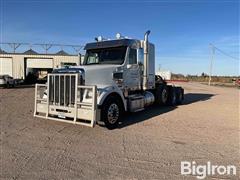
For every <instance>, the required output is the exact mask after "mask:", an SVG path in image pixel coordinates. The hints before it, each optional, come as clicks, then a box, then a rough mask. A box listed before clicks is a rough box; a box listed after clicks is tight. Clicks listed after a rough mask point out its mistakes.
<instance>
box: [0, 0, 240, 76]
mask: <svg viewBox="0 0 240 180" xmlns="http://www.w3.org/2000/svg"><path fill="white" fill-rule="evenodd" d="M0 1H1V4H0V7H1V9H0V11H1V13H0V20H1V24H0V25H1V37H0V38H1V39H0V41H2V42H27V43H60V44H85V43H86V42H89V41H93V39H94V37H96V36H98V35H103V36H105V37H108V38H114V37H115V34H116V33H117V32H120V33H121V34H123V35H126V36H129V37H131V38H138V39H142V38H143V34H144V32H145V31H146V30H148V29H150V30H151V35H150V41H152V42H153V43H154V44H155V48H156V64H157V67H159V66H160V67H161V69H167V70H171V71H172V72H174V73H183V74H201V73H202V72H206V73H207V72H208V71H209V43H213V44H214V45H215V46H217V47H218V48H220V49H221V50H223V51H224V52H226V53H228V54H230V55H231V56H234V57H236V58H238V59H239V1H238V0H233V1H226V0H225V1H221V0H218V1H215V0H212V1H211V0H209V1H207V0H196V1H193V0H192V1H177V0H174V1H171V0H170V1H160V0H159V1H157V0H150V1H146V0H145V1H140V0H139V1H136V0H135V1H126V0H122V1H120V0H117V1H110V0H108V1H96V0H93V1H91V0H90V1H80V0H79V1H77V0H69V1H67V0H66V1H64V0H58V1H57V0H56V1H53V0H49V1H40V0H31V1H30V0H29V1H28V0H21V1H17V0H0ZM2 48H3V47H2ZM4 48H6V47H4ZM19 50H21V49H19ZM52 50H55V49H52ZM38 51H40V49H38ZM239 68H240V64H239V61H238V60H234V59H231V58H229V57H226V56H224V55H222V54H221V53H219V52H216V55H215V59H214V66H213V74H215V75H239Z"/></svg>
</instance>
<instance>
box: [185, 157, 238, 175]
mask: <svg viewBox="0 0 240 180" xmlns="http://www.w3.org/2000/svg"><path fill="white" fill-rule="evenodd" d="M236 171H237V170H236V166H234V165H227V166H224V165H212V164H211V162H210V161H208V162H207V164H205V165H198V164H197V163H196V162H195V161H192V162H189V161H182V162H181V175H193V176H196V178H197V179H204V178H206V177H207V176H212V175H229V176H231V175H232V176H233V175H234V176H236Z"/></svg>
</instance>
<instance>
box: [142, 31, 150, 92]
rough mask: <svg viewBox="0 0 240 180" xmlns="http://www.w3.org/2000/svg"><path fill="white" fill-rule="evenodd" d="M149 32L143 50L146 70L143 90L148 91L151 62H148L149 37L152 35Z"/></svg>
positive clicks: (145, 36)
mask: <svg viewBox="0 0 240 180" xmlns="http://www.w3.org/2000/svg"><path fill="white" fill-rule="evenodd" d="M150 32H151V31H150V30H148V31H147V32H146V33H145V35H144V41H143V48H144V63H143V64H144V68H143V90H146V89H148V74H149V72H148V69H149V60H148V56H149V53H148V36H149V34H150Z"/></svg>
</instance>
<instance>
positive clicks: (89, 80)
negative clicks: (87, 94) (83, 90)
mask: <svg viewBox="0 0 240 180" xmlns="http://www.w3.org/2000/svg"><path fill="white" fill-rule="evenodd" d="M117 67H119V65H99V64H98V65H87V66H80V68H83V69H84V71H85V84H86V85H97V86H98V87H104V86H109V85H110V86H111V85H115V82H114V81H113V79H112V73H113V72H114V71H115V70H116V68H117Z"/></svg>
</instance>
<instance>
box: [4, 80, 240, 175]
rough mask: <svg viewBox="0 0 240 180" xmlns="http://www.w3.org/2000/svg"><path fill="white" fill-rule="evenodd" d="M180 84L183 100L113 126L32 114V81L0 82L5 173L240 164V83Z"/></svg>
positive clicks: (155, 171)
mask: <svg viewBox="0 0 240 180" xmlns="http://www.w3.org/2000/svg"><path fill="white" fill-rule="evenodd" d="M181 85H182V86H184V88H185V102H184V104H183V105H181V106H178V107H175V108H170V107H162V108H157V107H151V108H149V109H147V110H146V111H143V112H139V113H136V114H129V115H128V116H127V117H126V118H125V121H124V122H123V124H122V125H121V126H120V128H119V129H116V130H112V131H109V130H107V129H106V128H103V127H99V126H96V127H95V128H88V127H83V126H79V125H72V124H67V123H61V122H56V121H50V120H45V119H39V118H34V117H33V107H34V106H33V103H34V88H32V87H25V88H16V89H0V107H1V109H0V110H1V111H0V113H1V116H0V119H1V139H0V146H1V162H0V166H1V176H0V177H1V179H185V178H186V179H196V178H195V177H194V176H186V177H184V176H182V175H180V162H181V161H196V162H197V164H206V163H207V161H211V163H212V164H219V165H221V164H222V165H228V164H233V165H236V166H238V170H239V168H240V167H239V162H240V151H239V150H240V146H239V140H240V138H239V132H240V128H239V92H240V91H239V90H238V89H233V88H221V87H208V86H206V85H201V84H197V83H183V84H181ZM238 177H239V172H238V174H237V176H235V177H233V176H232V177H229V176H221V178H231V179H238ZM210 178H213V179H215V178H216V179H218V178H220V177H219V176H211V177H210Z"/></svg>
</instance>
